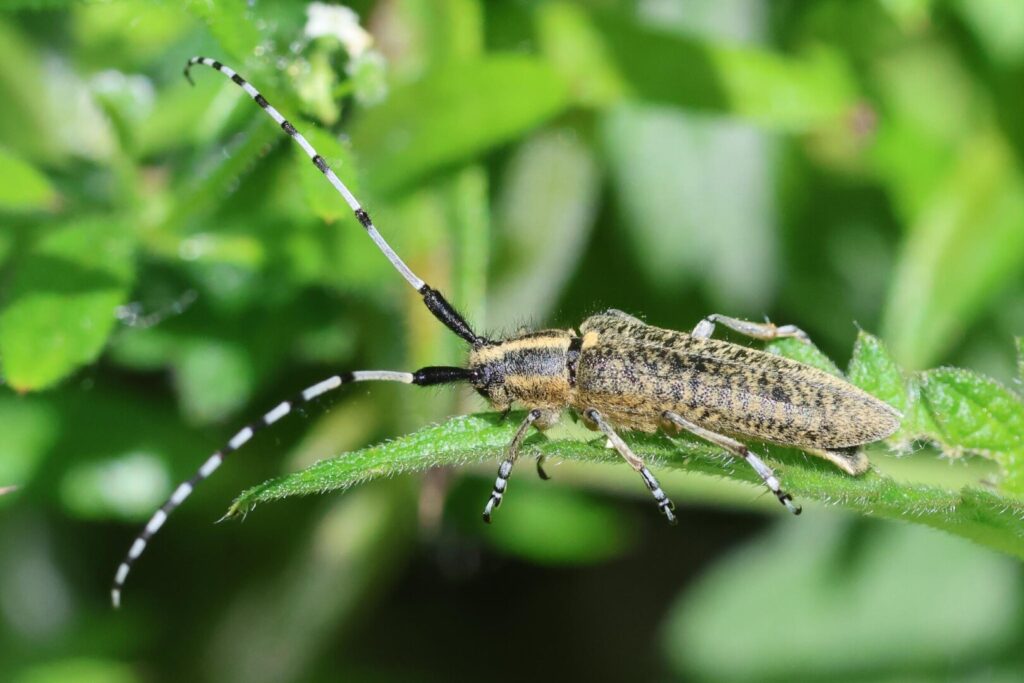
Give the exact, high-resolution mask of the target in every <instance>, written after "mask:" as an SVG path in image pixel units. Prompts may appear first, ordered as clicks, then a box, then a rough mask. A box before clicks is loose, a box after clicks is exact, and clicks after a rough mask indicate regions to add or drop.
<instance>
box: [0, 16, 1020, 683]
mask: <svg viewBox="0 0 1024 683" xmlns="http://www.w3.org/2000/svg"><path fill="white" fill-rule="evenodd" d="M4 7H5V9H4V10H3V11H2V13H0V63H2V65H3V66H2V67H0V102H3V106H2V107H0V178H2V182H0V292H2V295H0V306H3V308H0V368H2V371H3V380H4V386H3V387H0V490H4V491H5V493H4V494H2V495H0V679H2V680H5V681H15V682H17V683H50V682H57V681H84V682H92V681H97V682H99V681H103V682H107V681H113V682H116V683H121V682H125V683H133V682H136V681H138V682H142V681H177V680H196V681H219V682H230V681H246V682H255V683H259V682H262V681H319V680H333V679H335V678H337V679H343V680H349V681H407V680H424V681H440V680H469V679H475V680H479V679H480V678H484V677H486V678H487V679H489V680H497V681H505V680H509V681H511V680H523V678H524V677H529V678H533V679H538V678H542V679H561V678H570V677H571V678H574V679H583V680H658V681H669V680H680V681H682V680H737V681H738V680H758V681H764V680H786V681H793V680H798V681H818V680H820V681H825V680H828V681H836V680H841V681H875V680H881V681H947V680H957V681H960V680H967V681H1017V680H1021V675H1022V672H1024V661H1022V659H1024V654H1022V653H1024V623H1022V619H1021V616H1020V615H1021V614H1024V611H1022V607H1024V604H1022V591H1021V588H1022V583H1021V578H1022V577H1021V570H1020V566H1019V563H1018V561H1016V560H1014V559H1011V558H1009V557H1006V556H1003V555H999V554H997V553H994V552H992V551H990V550H986V549H982V548H980V547H977V546H974V545H971V544H969V543H968V542H966V541H963V540H960V539H956V538H953V537H951V536H947V535H943V534H941V533H939V532H935V531H930V530H927V529H924V528H921V527H911V526H908V525H904V524H899V523H895V522H880V521H876V520H871V519H868V518H862V517H855V516H852V515H849V514H845V513H843V512H841V511H839V510H836V509H833V508H827V507H824V506H820V505H813V504H812V505H806V506H805V514H804V516H803V517H801V518H800V519H799V520H796V519H792V518H788V517H783V513H782V511H781V510H780V509H778V505H777V504H776V503H775V501H774V500H769V498H770V497H769V498H765V497H763V496H762V495H761V491H760V490H759V489H757V488H755V487H751V486H747V485H741V484H736V483H733V482H727V481H720V480H717V479H711V478H708V477H702V476H699V475H696V474H683V473H667V472H666V473H665V474H664V478H663V483H664V484H665V486H666V488H667V490H668V491H669V493H670V494H671V495H672V497H673V498H674V499H675V501H676V502H677V504H678V505H679V507H680V518H681V524H680V525H679V527H677V528H668V527H667V526H666V525H665V524H664V521H663V520H662V519H661V518H660V515H658V514H657V512H656V510H655V508H654V506H653V505H652V504H651V503H650V500H649V499H648V495H647V492H646V491H644V490H643V487H641V486H639V485H638V482H637V481H636V480H635V475H634V474H633V473H632V472H630V471H628V470H627V468H624V467H608V466H599V465H591V466H584V465H578V464H568V463H566V464H557V463H554V464H552V465H551V466H549V472H550V473H551V474H552V476H553V479H554V480H553V481H552V482H548V483H543V484H542V483H540V482H538V481H537V480H536V477H535V476H533V473H532V472H531V471H530V470H532V467H531V466H530V465H529V463H528V462H527V463H525V464H523V465H521V466H520V468H519V469H518V470H517V474H516V476H515V481H514V484H513V489H514V490H513V492H512V494H511V498H510V500H509V501H508V504H507V505H506V506H504V507H503V508H502V509H501V511H500V513H499V514H497V515H496V518H495V524H494V525H493V526H492V527H487V526H485V525H483V524H482V523H481V522H480V521H479V514H480V509H481V507H482V505H483V503H484V502H486V497H487V495H488V493H489V490H490V482H491V481H492V478H493V469H494V467H493V466H492V465H490V464H489V465H487V466H486V467H482V468H479V469H473V468H471V469H468V470H459V471H453V472H439V473H431V474H430V475H429V476H422V475H416V476H407V477H402V478H397V479H392V480H387V481H380V482H376V483H373V484H369V485H365V486H362V487H360V488H358V489H355V490H353V491H351V492H348V493H345V494H333V495H329V496H322V497H313V498H307V499H301V500H292V501H288V502H284V503H280V504H275V505H270V506H266V507H262V508H260V509H259V510H258V511H257V512H256V513H254V514H252V515H250V516H249V518H248V519H247V520H246V521H245V522H244V523H238V522H226V523H224V524H220V525H216V526H215V525H214V524H213V522H214V521H216V520H217V519H218V518H220V517H221V515H222V514H223V513H224V511H225V510H226V509H227V506H228V504H229V503H230V501H231V499H232V498H233V497H234V496H235V495H237V494H238V493H239V492H240V491H241V490H243V489H244V488H246V487H248V486H251V485H253V484H256V483H259V482H262V481H264V480H265V479H268V478H270V477H273V476H276V475H278V474H280V473H282V472H286V471H293V470H295V469H298V468H301V467H303V466H305V465H308V464H310V463H312V462H314V461H315V460H318V459H321V458H325V457H330V456H334V455H338V454H340V453H343V452H344V451H346V450H352V449H355V448H359V447H361V446H365V445H367V444H370V443H374V442H377V441H380V440H383V439H386V438H388V437H394V436H397V435H400V434H403V433H407V432H410V431H413V430H415V429H417V428H418V427H420V426H423V425H426V424H429V423H432V422H435V421H438V420H441V419H443V418H444V417H445V416H447V415H451V414H458V413H464V412H473V411H480V410H485V409H486V406H484V405H483V403H482V402H481V401H480V400H479V399H478V398H476V397H474V396H471V395H469V394H468V393H466V392H459V391H455V390H451V389H444V390H436V391H435V390H426V391H424V390H414V389H409V388H405V387H396V386H387V385H381V386H367V385H361V386H356V387H353V388H351V389H349V390H346V391H342V392H339V393H338V395H336V396H332V397H330V398H328V399H325V400H324V401H322V402H321V404H320V405H319V406H315V407H312V408H310V409H308V410H305V411H303V412H302V413H301V414H299V415H296V416H293V417H290V418H289V419H287V420H285V421H283V422H281V423H279V424H278V425H275V427H274V428H273V430H271V431H268V432H265V433H263V434H261V435H260V436H259V438H257V439H256V440H254V442H253V443H252V444H251V446H249V447H247V448H246V449H245V450H244V451H243V452H242V453H241V454H239V456H238V457H237V458H236V459H232V460H231V461H229V463H228V465H227V466H225V467H224V468H222V469H221V470H220V471H218V472H217V475H216V476H215V477H213V478H212V479H211V480H210V481H209V482H207V483H206V484H204V485H203V486H202V487H201V488H199V489H198V490H197V492H196V494H195V495H193V496H192V497H191V498H190V499H189V500H188V503H187V504H186V505H185V506H183V507H182V508H181V509H180V510H179V511H178V513H177V514H176V515H174V516H173V517H172V518H171V520H170V522H169V523H168V525H167V526H166V527H165V529H164V531H163V532H162V533H161V534H160V535H159V536H158V537H157V538H156V539H155V541H154V542H153V544H152V546H151V548H150V550H149V551H148V552H147V554H146V555H145V556H144V558H143V559H142V561H140V562H139V564H138V565H137V566H136V568H135V570H134V571H133V573H132V575H131V577H130V579H129V583H128V587H127V592H126V594H125V605H124V607H123V608H122V609H121V610H120V611H119V612H115V611H113V610H112V609H111V608H110V605H109V594H108V587H109V583H110V580H111V577H112V575H113V572H114V570H115V568H116V566H117V563H118V562H119V561H120V559H121V557H122V556H123V554H124V552H125V550H126V548H127V546H128V545H129V543H130V541H131V539H132V537H133V535H134V534H135V533H136V532H137V530H138V528H139V525H140V524H142V523H143V522H144V521H145V519H146V518H147V517H148V515H149V514H150V513H151V512H152V511H153V510H154V509H155V508H156V506H158V505H159V504H160V503H161V502H162V501H163V500H164V498H165V496H167V495H168V494H169V492H170V491H171V490H172V488H173V486H174V485H175V484H176V482H177V481H178V480H180V479H182V478H185V477H187V476H190V475H191V474H192V473H193V472H194V471H195V470H196V468H197V467H198V466H199V465H200V464H201V463H202V462H203V460H204V459H205V458H206V456H207V455H208V454H209V453H210V452H212V451H213V450H215V449H216V448H218V447H220V446H221V445H222V444H223V443H224V442H225V440H226V439H227V438H229V437H230V436H231V435H232V434H234V433H235V431H236V430H237V429H238V428H239V427H240V426H241V425H242V424H244V423H245V422H247V421H248V420H250V419H252V418H253V417H255V416H257V415H259V414H261V413H262V412H264V411H266V410H267V409H269V408H270V407H272V406H273V405H275V404H276V403H277V402H278V401H280V400H281V399H282V398H285V397H287V396H290V395H292V394H293V393H294V392H295V391H297V390H299V389H301V388H302V387H304V386H307V385H309V384H311V383H313V382H315V381H317V380H319V379H322V378H323V377H326V376H328V375H330V374H332V373H334V372H336V371H339V370H351V369H360V368H395V369H412V368H415V367H419V366H420V365H426V364H436V365H442V364H455V363H459V362H460V359H461V358H462V354H463V353H464V349H463V348H462V347H461V346H460V344H459V343H458V340H457V339H454V338H453V337H452V336H451V335H450V334H448V333H447V331H446V330H445V329H444V328H442V327H441V326H440V325H439V324H437V323H436V322H435V321H433V319H432V318H431V317H430V316H429V314H427V313H426V312H425V311H424V310H423V309H422V305H421V303H420V300H419V297H418V296H416V295H415V293H414V292H412V291H411V290H409V288H408V287H407V285H406V284H405V283H404V282H403V281H402V280H401V279H400V278H399V277H398V276H397V275H396V274H395V273H394V272H393V271H392V270H391V269H390V267H389V266H388V264H387V262H386V261H385V260H384V259H383V258H382V257H381V256H380V255H379V253H378V252H376V251H375V249H374V248H373V245H372V244H371V243H370V241H369V240H368V239H366V237H365V236H364V234H363V231H362V230H361V229H360V228H359V226H358V224H357V223H356V222H355V220H354V219H353V218H352V217H351V215H350V214H349V212H348V210H347V208H346V207H345V206H344V204H343V203H342V202H341V200H340V199H339V198H338V197H337V196H336V195H334V194H333V191H332V190H331V188H330V187H329V186H328V185H327V183H326V182H324V179H323V178H322V177H321V175H320V174H319V173H316V172H315V169H313V168H312V166H311V164H310V163H309V161H308V159H307V158H306V157H305V156H304V155H303V154H302V153H301V151H300V150H298V149H297V148H296V147H295V145H293V144H292V143H291V142H290V141H289V140H288V139H287V137H286V136H284V135H283V134H282V133H281V131H280V129H279V128H278V127H276V126H274V125H273V124H272V122H270V121H269V120H268V119H267V118H266V116H265V115H264V114H263V113H262V112H261V111H260V110H259V109H258V108H257V107H255V106H254V105H253V103H252V102H251V101H250V100H249V99H248V98H247V97H245V96H244V94H242V93H241V92H240V91H239V90H238V89H237V87H235V86H233V85H232V84H230V83H229V82H227V81H226V79H224V78H223V77H222V76H220V75H219V74H215V73H212V72H210V71H209V70H208V69H203V68H202V67H200V68H198V69H196V70H195V71H194V73H193V76H194V77H195V80H196V85H195V87H194V88H192V87H189V86H188V84H187V83H186V82H185V80H184V79H183V78H182V77H181V69H182V66H183V65H184V63H185V60H186V59H187V58H188V57H190V56H192V55H194V54H201V55H207V56H211V57H214V58H218V59H220V60H221V61H223V62H225V63H226V64H229V65H231V66H234V67H235V68H236V69H238V70H239V71H240V72H241V73H243V74H244V75H245V76H246V77H247V78H248V79H249V80H251V81H253V82H254V83H255V84H256V85H257V87H259V88H260V89H261V90H262V91H263V93H264V94H265V95H266V96H267V98H268V99H269V100H270V102H271V103H273V104H275V105H276V106H278V107H279V108H280V109H281V110H282V111H284V112H285V113H286V114H287V115H288V117H289V118H290V119H291V120H293V121H294V122H296V124H297V125H298V127H299V128H300V130H301V131H303V132H304V133H306V135H307V136H308V137H309V138H310V139H311V140H312V141H313V143H314V144H315V145H316V146H317V147H318V149H320V150H321V152H322V153H323V154H324V155H325V156H326V157H327V158H328V160H329V161H330V162H331V163H332V164H334V166H335V168H336V169H337V171H338V173H339V175H340V176H341V177H342V178H343V179H344V180H345V181H346V182H347V183H350V185H351V186H352V187H353V189H354V190H355V191H356V193H357V195H358V196H359V197H360V198H361V199H363V201H364V203H365V204H366V205H367V206H368V207H369V209H370V211H371V213H372V215H373V216H374V218H375V221H376V223H377V225H378V226H379V227H380V229H381V231H382V232H383V234H384V235H385V236H386V237H387V238H388V239H389V240H390V241H391V243H392V244H393V245H394V246H395V248H396V249H397V250H398V252H399V253H400V254H402V255H403V257H405V259H406V260H407V261H408V262H409V263H410V265H411V266H412V267H413V268H414V270H416V271H417V272H418V273H419V274H420V275H421V276H422V277H424V279H426V280H427V281H428V282H430V283H431V284H432V285H434V286H435V287H437V288H439V289H441V290H443V291H444V292H446V293H448V295H449V298H450V299H451V300H452V301H453V302H454V303H456V304H457V305H458V306H459V308H460V309H461V310H462V311H463V312H464V313H465V314H466V315H467V317H468V318H469V319H470V320H471V321H473V323H474V324H475V326H476V327H477V328H478V329H484V330H487V331H488V332H489V333H491V334H499V333H501V332H502V331H505V332H509V331H514V330H516V329H517V328H519V327H520V326H523V325H529V326H540V325H550V326H560V327H569V326H576V325H578V324H579V323H580V322H581V321H582V319H583V318H584V317H586V316H587V315H589V314H592V313H595V312H597V311H600V310H602V309H604V308H609V307H615V308H621V309H624V310H626V311H629V312H632V313H635V314H638V315H641V316H643V317H644V318H645V320H647V321H648V322H650V323H652V324H656V325H659V326H663V327H669V328H674V329H681V330H686V329H690V328H691V327H692V326H693V325H694V324H695V323H696V322H697V321H698V320H699V319H700V318H701V317H703V316H704V315H706V314H708V313H711V312H720V313H726V314H729V315H734V316H742V317H749V318H752V319H761V318H763V317H764V316H770V317H771V319H772V320H774V321H776V322H779V323H795V324H798V325H800V326H801V327H802V328H803V329H805V330H807V331H808V332H809V333H810V335H811V336H812V338H813V339H815V341H816V342H817V343H818V345H819V346H820V347H821V348H822V349H824V350H825V351H826V352H827V353H828V354H829V355H830V356H831V357H832V358H834V359H835V360H836V362H837V363H839V364H840V365H841V366H844V365H845V363H846V361H847V359H848V358H849V355H850V350H851V347H852V344H853V341H854V338H855V336H856V333H857V327H858V326H860V327H861V328H863V329H866V330H869V331H871V332H873V333H876V334H879V335H880V336H881V337H882V338H883V339H884V340H885V341H886V343H887V344H888V346H889V348H890V349H891V350H892V352H893V353H894V355H895V356H896V358H897V359H898V360H899V361H900V363H902V364H903V365H904V366H905V367H906V368H908V369H922V368H926V367H932V366H936V365H940V364H955V365H961V366H965V367H969V368H972V369H975V370H978V371H981V372H984V373H986V374H989V375H991V376H993V377H995V378H997V379H1000V380H1002V381H1004V382H1005V383H1007V384H1008V385H1010V386H1016V387H1018V388H1019V385H1020V382H1019V380H1018V379H1015V378H1016V377H1017V369H1016V367H1015V355H1014V351H1013V336H1014V335H1015V334H1017V335H1019V334H1021V332H1022V331H1024V268H1022V265H1024V175H1022V168H1024V166H1022V163H1024V4H1022V3H1019V2H1015V1H1014V0H945V1H941V0H875V1H867V0H865V1H863V2H856V3H849V2H841V1H838V0H835V1H829V0H823V1H820V2H795V1H779V2H767V1H764V0H727V1H718V2H713V1H712V0H699V1H698V0H686V1H683V0H643V1H639V2H627V1H620V0H592V1H590V2H583V1H580V2H565V3H547V2H531V1H528V0H518V1H512V2H502V3H485V2H483V1H482V0H385V1H382V2H377V3H372V2H354V3H353V4H352V5H351V9H352V10H354V11H355V13H357V14H358V18H357V17H356V16H355V15H354V14H353V13H351V12H350V11H348V10H346V9H344V8H342V7H340V6H337V5H324V4H319V3H312V4H309V3H305V2H276V3H270V2H264V1H263V0H255V1H252V2H248V3H246V2H243V1H242V0H237V1H233V2H219V1H218V2H212V1H201V0H197V1H194V2H181V3H178V2H155V1H142V0H138V1H123V2H64V1H62V0H7V2H5V3H4ZM872 457H873V459H874V460H875V461H876V462H878V463H879V465H880V467H883V469H886V468H889V467H892V468H893V470H892V471H896V472H898V473H899V474H900V476H902V477H903V478H905V479H906V480H909V481H918V480H922V479H926V478H928V479H930V480H932V481H948V482H950V485H960V484H962V483H965V482H977V481H978V480H979V479H981V478H982V477H983V476H984V475H985V473H986V472H988V471H989V470H988V469H986V468H985V467H984V465H982V464H979V463H977V462H975V461H974V460H972V459H962V460H957V461H954V462H948V461H946V460H940V459H939V458H938V456H937V454H936V453H935V452H934V451H930V450H928V449H923V450H920V451H918V452H916V453H914V454H913V455H910V456H906V457H904V458H900V459H898V461H897V459H896V458H895V457H892V456H890V455H887V454H885V453H882V452H876V453H874V455H873V456H872ZM8 486H11V487H14V486H16V487H17V488H16V489H14V490H7V489H5V487H8Z"/></svg>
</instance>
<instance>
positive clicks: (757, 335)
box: [690, 313, 811, 344]
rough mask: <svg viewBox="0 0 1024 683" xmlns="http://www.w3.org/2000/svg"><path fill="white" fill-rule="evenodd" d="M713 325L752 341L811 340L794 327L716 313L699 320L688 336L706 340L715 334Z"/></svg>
mask: <svg viewBox="0 0 1024 683" xmlns="http://www.w3.org/2000/svg"><path fill="white" fill-rule="evenodd" d="M715 323H721V324H722V325H724V326H726V327H728V328H729V329H730V330H732V331H733V332H739V333H740V334H742V335H745V336H747V337H751V338H753V339H761V340H763V341H768V340H771V339H781V338H783V337H793V338H795V339H799V340H800V341H802V342H804V343H805V344H810V343H811V338H810V337H808V336H807V333H806V332H804V331H803V330H801V329H800V328H799V327H797V326H796V325H781V326H780V325H775V324H774V323H768V322H765V323H755V322H750V321H749V320H740V319H739V318H730V317H729V316H727V315H720V314H718V313H712V314H711V315H709V316H708V317H706V318H704V319H703V320H701V321H700V322H699V323H697V325H696V326H695V327H694V328H693V332H691V333H690V334H691V335H693V336H694V337H701V338H705V339H706V338H708V337H710V336H711V335H712V334H714V332H715Z"/></svg>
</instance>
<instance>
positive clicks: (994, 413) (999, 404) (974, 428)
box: [920, 368, 1024, 494]
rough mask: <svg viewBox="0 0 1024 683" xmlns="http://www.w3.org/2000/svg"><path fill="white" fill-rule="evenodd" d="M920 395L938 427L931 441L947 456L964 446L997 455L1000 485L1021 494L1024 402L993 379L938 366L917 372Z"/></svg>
mask: <svg viewBox="0 0 1024 683" xmlns="http://www.w3.org/2000/svg"><path fill="white" fill-rule="evenodd" d="M920 384H921V400H922V401H923V402H924V404H925V406H926V409H927V410H928V412H929V413H930V415H931V417H932V420H933V421H934V423H935V425H936V427H937V434H936V437H937V438H935V439H934V440H935V441H936V442H937V443H939V444H940V445H941V446H942V448H943V450H944V451H946V452H947V453H948V454H950V455H959V454H961V453H962V452H964V451H967V452H971V453H977V454H980V455H985V456H987V457H990V458H992V459H993V460H995V461H996V462H997V463H999V465H1000V466H1001V467H1002V469H1003V472H1004V473H1005V475H1006V476H1005V478H1004V479H1003V481H1002V482H1001V483H1002V486H1003V488H1005V489H1006V490H1008V491H1011V492H1013V493H1016V494H1024V401H1022V400H1021V398H1020V396H1018V395H1016V394H1015V393H1013V392H1012V391H1010V390H1009V389H1007V388H1006V387H1004V386H1003V385H1001V384H999V382H996V381H995V380H992V379H989V378H987V377H982V376H981V375H978V374H976V373H973V372H970V371H968V370H960V369H957V368H939V369H937V370H929V371H928V372H924V373H922V374H921V377H920Z"/></svg>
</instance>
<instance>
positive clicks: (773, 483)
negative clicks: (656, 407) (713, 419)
mask: <svg viewBox="0 0 1024 683" xmlns="http://www.w3.org/2000/svg"><path fill="white" fill-rule="evenodd" d="M661 418H662V420H664V421H665V422H667V423H668V424H670V425H672V426H675V427H678V428H679V429H685V430H686V431H688V432H690V433H691V434H694V435H696V436H699V437H700V438H702V439H704V440H705V441H710V442H711V443H713V444H715V445H716V446H721V447H722V448H724V449H726V450H727V451H729V452H730V453H732V454H733V455H736V456H737V457H740V458H743V459H744V460H746V461H747V464H749V465H750V466H751V467H753V468H754V471H755V472H757V474H758V476H760V477H761V480H762V481H763V482H764V484H765V486H767V487H768V488H769V490H771V492H772V493H774V494H775V497H776V498H778V499H779V502H780V503H782V504H783V505H785V506H786V509H787V510H789V511H790V512H792V513H793V514H794V515H799V514H800V510H801V508H800V506H799V505H797V504H795V503H794V502H793V496H791V495H789V494H788V493H786V492H785V491H783V490H782V486H781V484H779V480H778V478H777V477H776V476H775V473H774V472H772V468H770V467H768V465H766V464H765V463H764V461H763V460H761V458H759V457H758V456H757V455H756V454H754V453H752V452H751V451H750V449H749V448H747V447H746V446H745V445H744V444H742V443H740V442H739V441H737V440H736V439H732V438H730V437H728V436H724V435H722V434H718V433H717V432H712V431H710V430H707V429H704V428H703V427H701V426H700V425H697V424H694V423H693V422H690V421H689V420H687V419H686V418H684V417H683V416H682V415H679V414H678V413H673V412H672V411H671V410H666V411H665V412H664V413H662V414H661Z"/></svg>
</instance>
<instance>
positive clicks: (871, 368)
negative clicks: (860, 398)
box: [846, 330, 909, 415]
mask: <svg viewBox="0 0 1024 683" xmlns="http://www.w3.org/2000/svg"><path fill="white" fill-rule="evenodd" d="M846 375H847V377H848V378H849V380H850V381H851V382H852V383H853V384H855V385H857V386H858V387H860V388H861V389H863V390H864V391H866V392H868V393H869V394H871V395H872V396H877V397H878V398H880V399H882V400H883V401H885V402H886V403H888V404H889V405H891V406H892V407H893V408H895V409H896V410H898V411H900V412H901V413H903V414H904V415H906V414H907V409H908V407H909V402H908V397H907V385H906V378H905V377H904V376H903V371H902V370H901V369H900V367H899V366H898V365H896V361H895V360H893V357H892V355H891V354H890V353H889V350H888V349H886V348H885V345H884V344H882V340H881V339H879V338H878V337H875V336H874V335H871V334H868V333H867V332H865V331H863V330H861V331H860V333H859V334H858V335H857V342H856V343H855V344H854V346H853V358H851V359H850V366H849V368H848V369H847V372H846Z"/></svg>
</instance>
